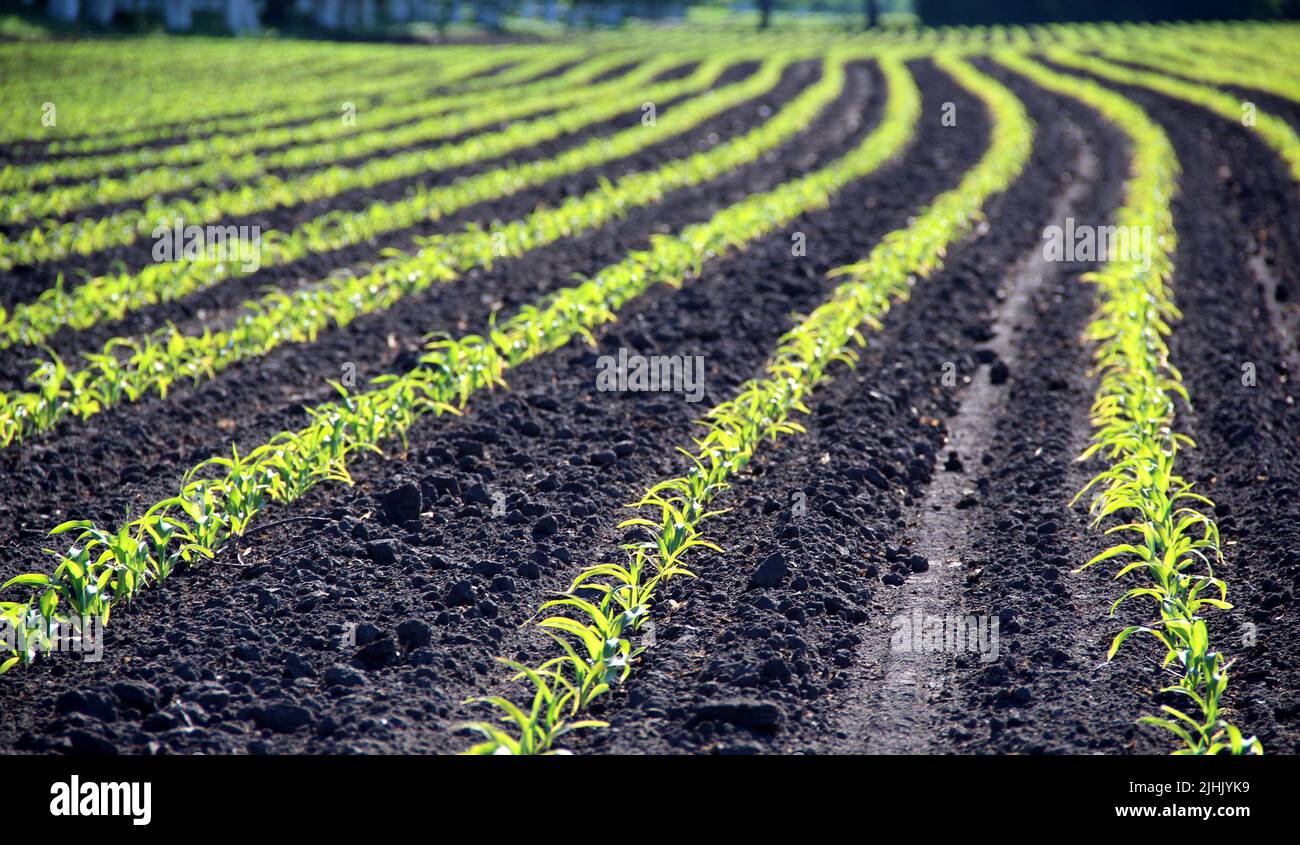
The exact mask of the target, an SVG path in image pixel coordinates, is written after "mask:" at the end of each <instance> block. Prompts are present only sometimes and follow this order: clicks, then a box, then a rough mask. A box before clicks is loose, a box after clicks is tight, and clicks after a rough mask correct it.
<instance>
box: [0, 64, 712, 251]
mask: <svg viewBox="0 0 1300 845" xmlns="http://www.w3.org/2000/svg"><path fill="white" fill-rule="evenodd" d="M709 68H710V69H713V70H715V71H716V72H715V73H714V75H713V76H712V77H710V76H707V75H705V74H704V73H702V72H697V73H695V74H692V75H691V76H690V77H688V78H686V79H684V80H673V81H672V82H667V83H663V84H662V85H657V86H653V88H652V89H646V90H644V91H641V92H636V91H625V92H624V94H623V96H622V97H614V96H611V97H609V98H608V99H606V100H594V101H582V102H580V104H578V105H575V106H573V107H572V108H570V109H568V110H566V111H564V112H561V113H559V114H555V115H547V116H543V117H541V118H538V119H536V120H532V121H527V122H524V123H515V124H511V125H509V126H507V127H506V128H504V129H502V130H499V131H496V132H490V133H484V134H479V135H474V136H471V137H469V138H467V139H465V140H462V141H459V142H453V143H448V144H444V145H440V146H437V147H433V148H431V149H418V148H417V149H415V150H410V151H406V152H399V153H396V154H393V155H390V156H384V157H376V158H370V159H366V160H365V161H363V162H360V163H358V164H355V165H348V164H334V165H332V166H329V167H325V168H322V169H319V170H312V171H310V172H308V173H302V174H289V175H287V176H286V177H280V176H276V175H271V174H267V175H263V176H261V177H259V178H258V179H257V180H256V181H255V182H250V183H246V184H242V185H238V186H235V187H231V188H228V189H221V190H215V191H205V192H199V193H198V194H197V195H195V196H194V197H193V198H188V197H183V198H168V197H153V198H151V199H150V200H149V201H148V202H146V203H145V204H144V205H143V206H141V207H135V208H126V209H121V210H117V211H113V212H111V213H109V214H107V215H104V216H101V217H88V218H84V219H78V220H70V221H66V222H57V221H55V222H50V223H44V224H38V225H37V226H36V227H34V228H31V229H27V230H25V231H23V232H22V233H21V234H19V235H18V236H16V237H14V238H12V239H10V238H4V237H0V267H4V266H5V265H6V264H7V265H9V266H13V265H14V264H22V265H30V264H36V263H40V262H43V261H53V260H57V259H61V258H65V257H67V256H69V255H89V254H92V253H95V252H100V251H103V250H105V249H109V248H111V247H116V246H124V245H128V244H131V243H134V242H136V241H137V240H139V239H140V238H143V237H147V236H148V235H149V233H150V232H152V231H154V230H155V229H156V228H157V227H158V226H168V225H170V223H171V221H174V220H177V219H181V220H184V221H185V222H186V224H202V223H210V222H213V221H218V220H222V219H225V218H229V217H241V216H245V215H249V214H252V213H254V212H258V211H266V210H269V209H274V208H286V207H293V206H297V205H302V204H304V203H310V202H316V201H319V200H323V199H329V198H332V197H336V196H338V195H339V194H342V193H344V192H346V191H359V190H365V189H368V188H373V187H376V186H378V185H381V184H384V183H387V182H393V181H395V180H399V179H406V178H410V177H414V176H420V175H422V174H428V173H434V172H437V171H439V170H443V169H446V168H448V167H457V166H462V165H465V164H468V163H472V162H475V161H482V160H485V159H490V158H494V157H498V156H503V155H505V154H507V153H509V152H512V151H514V150H518V149H521V148H525V147H527V146H530V145H533V144H536V143H540V142H542V141H545V140H550V139H553V138H556V137H560V136H562V135H564V134H566V133H569V132H573V131H576V130H578V129H581V128H583V127H585V126H589V125H591V124H592V123H596V122H599V121H601V120H608V119H611V118H613V117H615V116H617V115H618V114H620V113H623V112H627V111H629V107H630V108H631V109H636V108H638V107H640V105H641V103H642V98H643V97H648V96H650V95H654V96H656V97H659V98H661V99H666V98H671V97H674V96H681V95H682V94H684V93H688V92H694V91H699V90H702V89H703V88H706V87H707V86H708V84H709V83H711V82H712V81H713V80H714V79H716V78H717V74H718V73H720V72H721V70H720V69H717V63H716V62H711V63H709ZM633 100H635V102H632V101H633Z"/></svg>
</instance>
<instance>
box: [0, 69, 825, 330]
mask: <svg viewBox="0 0 1300 845" xmlns="http://www.w3.org/2000/svg"><path fill="white" fill-rule="evenodd" d="M755 67H756V64H755V63H752V62H747V63H742V64H738V65H736V66H734V67H732V68H728V70H727V73H726V74H724V75H723V78H722V80H721V83H726V82H735V81H739V80H740V79H743V78H744V77H746V76H748V75H749V74H751V73H752V72H753V71H754V69H755ZM814 74H815V68H814V67H813V65H812V63H810V62H804V63H801V64H798V65H794V66H792V67H791V68H789V69H788V71H787V73H786V74H785V76H784V77H783V78H782V81H781V83H780V84H779V85H778V86H777V88H776V89H774V91H772V92H769V94H768V95H767V96H768V97H786V96H790V95H791V92H792V90H795V89H797V88H798V87H801V86H802V85H804V84H807V80H808V78H809V77H810V76H812V75H814ZM685 99H687V98H686V97H682V98H678V99H677V100H674V101H671V102H666V103H662V104H660V108H661V109H662V110H667V109H670V108H671V107H672V106H673V105H675V104H678V103H681V102H683V101H684V100H685ZM758 99H759V100H760V101H763V102H767V100H766V99H764V98H758ZM744 108H745V106H743V105H742V106H738V107H736V108H735V109H731V110H728V111H727V112H724V113H722V114H720V115H718V116H717V117H715V118H713V119H711V120H709V121H705V123H704V124H702V125H701V126H699V127H696V130H695V131H694V132H692V133H686V135H685V137H687V138H698V137H708V135H707V133H708V132H716V131H718V130H719V129H720V128H722V127H726V126H728V125H729V124H728V121H729V120H730V121H731V123H732V124H734V122H735V117H736V115H737V114H742V113H743V114H746V115H748V112H744V111H743V109H744ZM640 119H641V111H640V103H639V102H638V103H636V104H635V106H634V107H632V108H629V110H628V111H627V112H626V113H624V114H622V115H620V116H619V117H616V118H614V119H612V120H608V121H603V122H601V123H596V124H593V125H591V126H588V127H586V128H584V129H583V130H581V131H578V132H573V133H569V134H567V135H564V136H562V137H560V138H556V139H554V140H552V141H548V142H545V143H541V144H535V145H532V146H530V147H527V148H525V149H522V150H518V151H516V152H515V153H514V154H512V155H508V156H502V157H498V158H495V159H491V160H489V161H482V162H474V163H472V164H468V165H464V166H462V167H457V168H450V169H447V170H441V171H436V172H425V173H420V174H416V175H415V176H411V177H408V178H405V179H395V180H391V181H388V182H382V183H379V184H377V185H372V186H371V187H369V188H364V189H354V190H350V191H344V192H343V193H342V194H339V195H337V196H334V197H329V198H326V199H321V200H317V201H315V202H309V203H301V204H297V205H292V206H285V207H281V208H273V209H266V210H263V211H258V212H254V213H252V214H247V215H243V216H232V217H228V218H225V219H223V220H222V221H221V223H222V225H224V226H260V227H261V231H262V232H263V233H266V232H270V231H272V230H276V231H286V232H287V231H291V230H292V229H294V228H295V227H297V226H299V225H301V224H303V223H306V222H308V221H310V220H314V219H316V218H317V217H319V216H321V215H323V214H326V213H328V212H331V211H362V210H364V209H366V208H368V207H370V206H371V205H373V204H374V203H376V202H381V201H382V202H395V201H397V200H400V199H403V198H404V197H406V196H409V195H410V194H411V193H413V192H414V191H415V190H417V189H418V188H420V187H426V188H427V187H435V186H438V185H449V184H451V183H453V182H455V181H456V180H457V179H461V178H464V177H466V176H471V175H474V174H476V173H482V172H484V171H487V170H492V169H495V168H496V167H499V166H501V165H502V164H504V163H507V162H512V161H513V162H526V161H533V160H538V159H544V158H549V157H552V156H554V155H557V154H559V153H560V152H562V151H563V150H565V149H569V148H571V147H575V146H578V145H579V144H581V143H583V142H585V141H588V140H590V139H591V138H596V137H600V136H602V135H607V134H611V133H613V132H616V131H619V130H622V129H625V128H627V127H628V126H635V125H637V124H638V123H639V122H640ZM681 137H682V136H678V138H675V139H671V140H669V141H668V142H667V143H668V144H672V143H674V142H678V143H680V140H681ZM643 153H644V151H643ZM383 155H387V154H386V153H384V154H381V155H376V156H372V158H378V157H383ZM636 160H637V157H636V156H630V157H627V158H625V159H622V160H620V161H615V162H611V163H607V164H606V165H605V166H603V167H600V168H592V169H590V170H587V171H584V172H582V173H579V174H574V175H572V176H569V177H565V178H563V179H558V180H554V181H553V182H551V183H548V184H547V185H546V186H543V187H541V188H540V189H534V190H527V191H521V192H520V193H518V194H516V195H514V196H513V197H507V198H505V199H504V200H500V201H497V202H492V203H484V204H480V206H475V207H471V208H466V209H461V210H460V211H458V212H456V213H455V214H451V215H447V216H446V217H444V218H442V219H441V220H436V221H430V222H428V223H426V224H422V225H419V226H415V227H412V228H411V229H406V230H403V231H401V232H393V233H389V234H388V235H385V236H382V237H380V238H376V239H375V241H374V242H373V243H369V244H360V245H357V246H353V247H350V248H345V249H343V250H335V251H333V252H325V253H317V254H314V255H312V256H310V257H309V258H304V259H303V260H302V261H298V262H294V263H293V264H291V265H286V266H283V267H274V268H266V270H265V271H261V272H256V273H252V274H250V275H249V276H247V277H245V278H244V279H240V280H236V281H237V282H242V283H243V284H244V287H246V288H248V289H250V290H257V289H259V288H261V287H263V286H265V285H266V284H268V283H274V281H275V279H276V278H278V277H281V276H284V277H287V278H290V279H292V278H295V277H297V276H298V275H299V274H306V276H307V278H316V277H318V276H320V275H323V274H324V273H327V272H329V271H331V270H334V269H337V268H338V267H339V266H340V265H343V266H346V265H348V264H351V263H355V262H357V261H359V260H361V259H362V258H364V259H366V260H371V261H372V260H373V259H374V256H375V252H376V249H382V248H384V247H385V246H406V245H408V244H409V242H410V238H411V237H412V236H414V235H428V234H434V233H437V232H440V231H446V230H447V229H448V228H451V229H456V228H461V227H463V225H464V222H465V221H466V220H467V219H468V220H473V219H478V218H476V217H475V216H474V215H476V214H480V215H481V214H483V213H484V212H485V211H490V212H495V213H501V212H499V211H497V209H496V208H495V206H498V205H503V204H505V205H506V207H507V208H509V207H511V206H514V207H518V206H521V205H525V204H526V205H525V207H526V208H528V209H529V210H531V209H532V208H533V207H534V206H536V205H537V204H538V203H539V202H542V201H546V200H550V199H552V198H553V197H554V196H555V193H556V189H557V188H562V189H565V190H567V191H575V192H581V191H586V190H589V189H590V188H586V187H582V186H584V185H588V184H590V185H595V184H597V182H596V181H595V180H596V178H597V177H598V176H599V175H601V174H603V173H606V172H611V171H612V172H613V173H615V174H617V173H619V172H620V171H619V170H618V169H617V168H618V167H619V165H620V164H621V165H622V166H624V167H628V166H629V165H635V164H636ZM568 195H569V194H568V193H561V194H559V196H560V197H564V196H568ZM530 202H531V204H528V203H530ZM135 205H138V203H131V204H127V205H123V206H114V207H113V208H101V209H82V210H79V211H77V212H75V214H74V216H75V217H76V218H77V219H82V218H87V219H89V218H98V217H100V216H102V214H103V213H105V212H108V211H113V210H120V209H121V208H124V207H127V206H135ZM482 206H487V207H488V208H483V207H482ZM484 219H488V220H490V219H492V218H491V216H488V217H486V218H484ZM457 221H459V225H456V224H457ZM152 261H153V241H152V240H150V239H148V238H139V239H137V240H136V241H135V242H134V243H131V244H128V245H124V246H118V247H113V248H111V249H107V250H102V251H99V252H96V253H94V254H93V255H89V256H70V257H68V258H65V259H62V260H59V261H51V262H45V263H41V264H38V265H34V266H21V267H15V268H13V270H11V271H10V274H11V276H12V279H13V282H12V283H11V284H10V285H7V286H6V288H5V294H4V296H3V297H0V304H4V305H5V306H6V307H12V303H13V302H20V301H23V300H26V299H33V298H35V297H36V296H38V295H39V294H40V293H41V292H42V291H44V290H45V289H47V288H50V287H53V286H54V284H55V282H56V281H57V279H58V277H59V276H60V274H61V275H62V276H63V277H64V284H65V285H67V286H75V285H76V284H79V283H80V281H81V280H82V279H84V278H85V277H86V276H87V275H91V276H95V275H102V274H104V273H108V272H110V271H115V270H116V271H119V272H120V270H121V269H122V268H131V269H138V268H140V267H143V266H146V265H147V264H149V263H151V262H152ZM268 276H269V278H268ZM223 287H224V285H222V286H218V289H220V288H223Z"/></svg>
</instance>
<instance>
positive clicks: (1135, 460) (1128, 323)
mask: <svg viewBox="0 0 1300 845" xmlns="http://www.w3.org/2000/svg"><path fill="white" fill-rule="evenodd" d="M997 58H998V60H999V61H1000V62H1001V63H1002V64H1003V65H1005V66H1006V67H1008V68H1010V69H1011V70H1013V71H1015V72H1017V73H1019V74H1021V75H1023V76H1025V77H1026V78H1028V79H1030V80H1031V81H1032V82H1034V84H1036V85H1039V86H1041V87H1043V88H1046V89H1047V90H1049V91H1053V92H1055V93H1058V94H1062V95H1065V96H1069V97H1073V98H1075V99H1077V100H1079V101H1080V102H1082V103H1084V104H1085V105H1087V106H1089V107H1090V108H1093V109H1095V110H1097V111H1098V112H1099V113H1100V114H1101V115H1102V116H1103V117H1105V118H1106V119H1107V120H1108V121H1110V122H1111V123H1113V124H1114V125H1115V126H1117V127H1118V128H1119V129H1120V130H1121V131H1122V132H1123V133H1124V134H1125V135H1126V136H1127V137H1128V139H1129V141H1130V143H1131V146H1132V164H1131V165H1130V170H1129V172H1130V176H1129V178H1128V181H1127V182H1126V184H1125V199H1124V204H1123V206H1122V207H1121V208H1120V209H1119V211H1118V212H1116V215H1115V223H1116V225H1117V226H1120V227H1132V228H1129V229H1128V230H1129V231H1145V232H1150V233H1151V238H1150V241H1151V243H1152V249H1151V252H1152V254H1151V255H1150V256H1148V258H1149V261H1147V260H1141V261H1139V260H1137V259H1136V258H1135V257H1132V256H1111V257H1110V258H1109V259H1108V260H1107V261H1106V263H1105V264H1104V265H1103V266H1102V267H1101V269H1099V270H1097V271H1096V272H1093V273H1090V274H1088V275H1087V276H1086V277H1085V279H1086V280H1087V281H1091V282H1093V283H1095V284H1096V285H1097V290H1098V294H1097V310H1096V312H1095V314H1094V317H1093V320H1092V322H1091V323H1090V324H1089V325H1088V328H1087V330H1086V332H1085V339H1087V340H1088V341H1090V342H1091V343H1092V344H1093V345H1094V347H1095V348H1094V353H1093V355H1094V360H1095V361H1096V371H1097V373H1098V375H1099V376H1100V380H1099V383H1098V386H1097V393H1096V397H1095V399H1094V402H1093V405H1092V425H1093V429H1094V431H1093V436H1092V444H1091V445H1090V446H1089V447H1088V448H1087V450H1086V451H1085V452H1084V453H1083V454H1082V455H1081V456H1080V457H1079V460H1081V461H1082V460H1087V459H1089V458H1092V457H1094V456H1102V457H1104V458H1105V459H1106V461H1107V464H1108V466H1107V467H1106V469H1104V470H1103V471H1101V472H1100V473H1098V474H1097V475H1096V476H1095V477H1094V478H1093V479H1092V480H1091V481H1090V482H1089V483H1088V484H1087V486H1085V487H1084V489H1083V490H1081V491H1079V495H1078V496H1077V497H1076V501H1078V499H1079V498H1082V497H1083V496H1084V495H1085V494H1087V492H1088V491H1090V490H1094V489H1096V490H1097V491H1098V492H1096V493H1095V494H1094V496H1093V499H1092V503H1091V506H1090V513H1091V514H1092V516H1093V518H1094V524H1095V525H1097V526H1102V525H1104V524H1107V523H1110V522H1112V521H1114V520H1116V519H1118V520H1123V521H1122V522H1121V524H1118V525H1111V526H1110V527H1108V528H1107V530H1106V533H1107V534H1113V533H1122V534H1126V535H1128V536H1130V537H1132V538H1133V540H1132V542H1125V543H1118V544H1116V545H1114V546H1112V547H1110V548H1109V549H1107V550H1106V551H1104V552H1102V553H1101V554H1099V555H1097V556H1096V557H1094V558H1093V559H1092V560H1090V561H1088V562H1087V563H1085V564H1084V565H1083V566H1082V567H1080V569H1086V568H1088V567H1090V566H1093V565H1095V564H1097V563H1101V562H1104V561H1113V562H1115V563H1118V564H1119V565H1120V569H1119V572H1118V574H1117V575H1116V578H1122V577H1124V576H1125V575H1129V574H1136V575H1145V576H1146V580H1145V581H1144V583H1143V585H1142V586H1138V587H1134V588H1132V589H1130V590H1128V591H1127V592H1126V593H1124V595H1123V596H1121V597H1120V598H1119V600H1118V601H1116V602H1115V604H1114V605H1113V606H1112V613H1113V611H1114V610H1115V609H1116V608H1118V607H1119V606H1120V605H1121V604H1123V603H1124V602H1126V601H1128V600H1130V599H1139V600H1149V601H1151V603H1152V604H1153V605H1154V609H1155V611H1156V612H1157V614H1158V617H1157V619H1156V620H1155V621H1154V622H1152V623H1150V624H1147V625H1134V626H1129V627H1126V628H1124V629H1123V630H1122V631H1120V633H1119V634H1118V635H1117V636H1116V637H1115V640H1114V642H1113V643H1112V644H1111V647H1110V651H1109V654H1108V656H1109V657H1114V655H1115V653H1116V650H1117V649H1119V647H1120V645H1121V644H1122V643H1123V642H1124V641H1125V640H1126V639H1127V638H1128V637H1129V636H1131V635H1132V634H1134V633H1139V632H1141V633H1146V634H1150V635H1151V636H1152V637H1154V638H1155V639H1157V640H1158V641H1159V642H1160V643H1161V645H1163V646H1164V647H1165V649H1166V654H1165V658H1164V661H1163V664H1162V666H1161V669H1162V670H1163V669H1165V668H1167V667H1169V666H1171V665H1172V666H1176V667H1177V668H1178V670H1179V671H1178V673H1176V674H1177V680H1176V681H1175V682H1174V683H1173V684H1172V685H1170V686H1168V687H1166V688H1165V690H1164V691H1166V692H1172V693H1176V694H1179V695H1181V696H1183V697H1185V698H1186V699H1187V701H1188V703H1189V709H1192V712H1194V713H1196V714H1197V715H1196V716H1193V715H1190V714H1189V713H1188V712H1186V711H1184V710H1179V709H1178V708H1175V707H1171V706H1169V705H1161V708H1160V709H1161V711H1162V712H1163V714H1164V716H1161V717H1157V716H1144V717H1142V719H1141V720H1140V721H1141V722H1143V723H1144V724H1149V725H1155V726H1159V727H1161V728H1164V729H1166V730H1168V731H1170V732H1172V733H1173V734H1174V735H1176V736H1177V737H1178V738H1179V739H1180V740H1182V741H1183V744H1184V747H1183V748H1181V749H1180V750H1179V752H1178V753H1195V754H1215V753H1218V752H1220V751H1230V752H1231V753H1234V754H1240V753H1261V747H1260V744H1259V742H1258V741H1257V740H1256V739H1255V738H1254V737H1249V738H1246V737H1243V736H1242V734H1241V731H1240V730H1239V729H1238V728H1237V727H1236V726H1235V725H1233V724H1232V723H1231V722H1229V721H1228V720H1227V718H1226V717H1225V716H1224V714H1223V711H1222V703H1221V700H1222V697H1223V693H1224V691H1225V690H1226V689H1227V686H1228V667H1229V665H1230V663H1229V661H1227V660H1226V658H1225V657H1224V656H1223V654H1222V653H1220V652H1217V651H1213V650H1212V649H1211V648H1210V640H1209V632H1208V629H1207V627H1206V624H1205V619H1204V618H1203V616H1202V613H1203V611H1204V610H1205V609H1208V608H1219V609H1224V610H1226V609H1229V608H1231V605H1229V604H1228V603H1227V600H1226V599H1227V585H1226V584H1224V582H1223V581H1221V580H1220V579H1218V578H1216V577H1214V573H1213V563H1212V560H1211V559H1213V561H1220V560H1222V550H1221V549H1220V547H1219V529H1218V526H1217V525H1216V524H1215V522H1214V519H1213V517H1212V516H1210V515H1209V509H1211V508H1213V503H1212V502H1211V501H1210V500H1209V499H1207V498H1206V497H1205V496H1202V495H1201V494H1199V493H1196V492H1195V491H1194V490H1193V489H1192V484H1191V483H1190V482H1188V481H1186V480H1184V479H1183V478H1182V477H1181V476H1179V475H1178V474H1177V473H1176V471H1175V459H1176V458H1177V456H1178V452H1179V450H1180V449H1182V448H1184V447H1189V446H1191V445H1193V444H1192V442H1191V439H1190V438H1188V437H1187V436H1186V435H1185V434H1182V433H1180V432H1179V431H1178V430H1177V428H1176V420H1175V416H1176V414H1175V398H1176V397H1181V398H1182V399H1183V401H1184V402H1190V399H1189V397H1188V395H1187V390H1186V388H1185V387H1183V384H1182V377H1181V376H1180V375H1179V373H1178V370H1177V369H1175V368H1174V366H1173V365H1172V364H1171V363H1170V362H1169V347H1168V345H1167V343H1166V341H1165V338H1166V337H1167V336H1168V335H1169V333H1170V323H1172V322H1173V321H1175V320H1177V319H1178V317H1179V313H1178V309H1177V308H1176V307H1175V306H1174V303H1173V295H1172V290H1171V288H1170V278H1171V276H1172V273H1173V255H1174V250H1175V245H1176V241H1177V233H1176V232H1175V231H1174V226H1173V212H1172V210H1171V207H1170V203H1171V201H1172V199H1173V196H1174V194H1175V192H1176V191H1177V176H1178V171H1179V165H1178V158H1177V156H1176V155H1175V153H1174V147H1173V144H1172V143H1170V141H1169V138H1168V136H1166V135H1165V132H1164V130H1163V129H1161V128H1160V126H1159V125H1158V124H1156V123H1155V122H1154V121H1152V120H1151V118H1149V117H1148V116H1147V115H1146V113H1145V112H1144V111H1143V110H1142V109H1141V108H1140V107H1139V106H1137V105H1136V104H1135V103H1133V102H1132V101H1131V100H1129V99H1127V98H1125V97H1123V96H1121V95H1120V94H1117V93H1116V92H1114V91H1111V90H1110V89H1108V88H1105V87H1104V86H1102V85H1099V84H1097V83H1096V82H1092V81H1090V80H1082V79H1078V78H1076V77H1071V76H1068V75H1065V74H1060V73H1056V72H1053V71H1051V70H1049V69H1048V68H1046V67H1044V66H1042V65H1039V64H1037V63H1036V62H1033V61H1031V60H1029V59H1027V58H1024V57H1023V56H1016V55H1011V54H999V55H998V57H997ZM1166 717H1168V718H1166Z"/></svg>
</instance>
